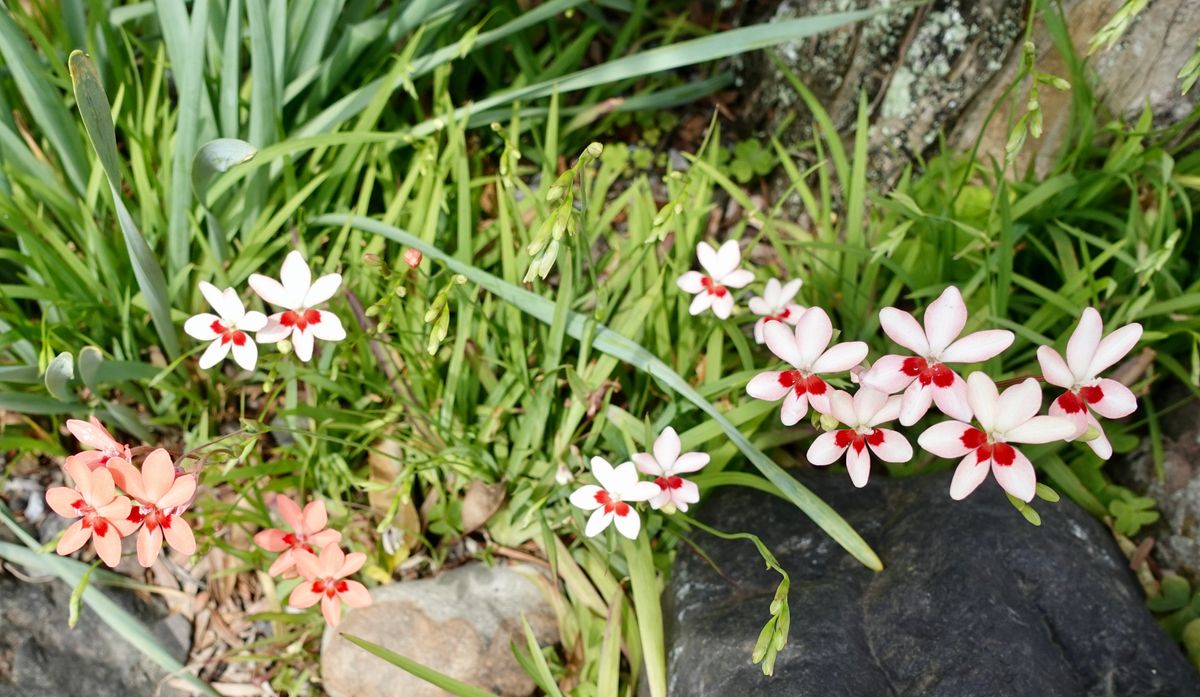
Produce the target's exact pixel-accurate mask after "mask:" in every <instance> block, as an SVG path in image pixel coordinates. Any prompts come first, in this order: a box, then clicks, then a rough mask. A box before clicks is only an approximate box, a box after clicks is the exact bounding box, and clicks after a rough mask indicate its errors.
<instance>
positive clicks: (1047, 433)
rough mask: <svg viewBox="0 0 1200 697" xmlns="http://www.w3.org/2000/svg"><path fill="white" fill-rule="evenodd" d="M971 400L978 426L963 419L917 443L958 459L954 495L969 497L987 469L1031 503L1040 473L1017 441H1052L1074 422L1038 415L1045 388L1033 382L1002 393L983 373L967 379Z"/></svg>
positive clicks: (952, 486) (939, 426) (952, 487)
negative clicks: (1014, 445) (1020, 448)
mask: <svg viewBox="0 0 1200 697" xmlns="http://www.w3.org/2000/svg"><path fill="white" fill-rule="evenodd" d="M967 401H968V403H969V405H970V408H971V410H972V412H973V413H974V414H975V421H977V422H978V423H979V427H978V428H976V427H975V426H972V425H971V424H969V423H964V422H962V421H943V422H942V423H940V424H935V425H933V426H930V427H929V428H927V429H925V432H924V433H922V434H921V436H920V437H919V438H917V443H918V444H919V445H920V446H921V447H922V448H924V449H925V450H928V451H929V452H931V453H933V454H934V455H937V456H938V457H951V458H954V457H959V458H962V460H961V461H960V462H959V463H958V469H956V470H955V471H954V479H953V480H952V481H951V482H950V497H951V498H953V499H955V500H956V501H957V500H961V499H964V498H966V497H967V496H968V495H969V494H970V493H971V492H972V491H975V489H976V488H977V487H978V486H979V485H980V484H982V483H983V480H984V479H987V474H988V470H989V469H990V470H991V472H992V474H994V475H995V477H996V481H997V482H999V483H1000V486H1001V487H1003V488H1004V490H1005V491H1007V492H1008V493H1009V494H1011V495H1012V496H1014V497H1016V498H1018V499H1021V500H1022V501H1025V502H1029V501H1032V500H1033V496H1034V493H1035V492H1036V490H1037V475H1035V474H1034V471H1033V463H1032V462H1030V461H1029V458H1027V457H1025V455H1024V454H1023V453H1022V452H1021V451H1020V450H1017V449H1016V448H1014V447H1013V446H1012V445H1011V444H1012V443H1051V442H1053V441H1056V440H1065V439H1067V438H1070V437H1071V436H1072V435H1073V434H1074V433H1075V424H1073V423H1071V421H1070V420H1069V419H1065V418H1062V417H1060V416H1038V411H1039V410H1040V409H1041V408H1042V388H1041V386H1040V385H1038V381H1037V380H1035V379H1033V378H1028V379H1026V380H1025V381H1024V382H1021V383H1018V384H1016V385H1013V386H1012V387H1009V388H1008V389H1006V390H1004V393H1003V394H1000V393H999V392H998V391H997V390H996V383H994V382H992V379H991V378H989V377H988V376H987V375H984V374H983V373H979V372H975V373H971V374H970V375H968V376H967Z"/></svg>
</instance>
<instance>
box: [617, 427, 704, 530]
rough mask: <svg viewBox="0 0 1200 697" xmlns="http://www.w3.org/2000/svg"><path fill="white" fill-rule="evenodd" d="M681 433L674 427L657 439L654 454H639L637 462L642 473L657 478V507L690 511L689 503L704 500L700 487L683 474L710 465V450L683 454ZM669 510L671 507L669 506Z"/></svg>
mask: <svg viewBox="0 0 1200 697" xmlns="http://www.w3.org/2000/svg"><path fill="white" fill-rule="evenodd" d="M682 449H683V444H682V443H680V442H679V434H677V433H675V429H673V428H671V427H670V426H668V427H667V429H666V430H665V431H663V432H662V433H660V434H659V436H658V438H657V439H655V441H654V452H653V453H636V454H635V455H634V456H633V462H634V464H635V465H637V468H638V471H640V472H641V473H642V474H645V475H649V476H651V477H654V485H655V486H657V487H658V489H659V491H658V494H657V495H656V496H655V497H654V498H652V499H650V507H651V508H653V509H654V510H658V509H660V508H663V507H664V506H667V505H668V504H669V505H672V506H674V507H675V508H677V509H679V510H681V511H684V512H686V511H687V509H688V505H689V504H693V503H697V502H699V501H700V487H698V486H696V483H695V482H689V481H688V480H686V479H683V478H682V477H680V476H679V475H681V474H687V473H688V472H696V471H697V470H700V469H702V468H703V467H704V466H705V465H707V464H708V460H709V457H708V453H694V452H693V453H683V454H680V452H679V451H680V450H682ZM668 510H669V509H668Z"/></svg>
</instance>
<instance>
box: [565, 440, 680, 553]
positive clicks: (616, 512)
mask: <svg viewBox="0 0 1200 697" xmlns="http://www.w3.org/2000/svg"><path fill="white" fill-rule="evenodd" d="M592 474H593V475H594V476H595V477H596V481H598V482H600V486H596V485H595V484H586V485H584V486H581V487H579V488H578V489H576V490H575V491H574V492H573V493H572V494H571V503H572V504H573V505H575V506H576V507H578V508H582V509H583V510H585V511H594V512H593V513H592V516H591V517H590V518H588V522H587V527H586V528H585V529H584V531H583V534H585V535H587V536H588V537H595V536H596V535H599V534H600V533H602V532H604V530H605V528H607V527H608V526H609V524H610V523H612V522H614V521H616V524H617V532H620V533H621V534H622V535H624V536H625V537H628V538H629V539H631V540H632V539H635V538H636V537H637V535H638V531H639V530H641V529H642V520H641V518H638V514H637V511H635V510H633V506H630V505H629V504H630V503H631V502H635V501H648V500H650V499H652V498H654V497H655V496H657V495H658V492H659V488H658V485H657V484H655V483H654V482H642V481H638V475H637V470H636V469H634V467H633V463H632V462H625V463H622V464H621V465H619V466H617V467H616V468H615V469H614V468H613V466H612V465H610V464H608V461H607V460H605V459H604V458H602V457H593V458H592Z"/></svg>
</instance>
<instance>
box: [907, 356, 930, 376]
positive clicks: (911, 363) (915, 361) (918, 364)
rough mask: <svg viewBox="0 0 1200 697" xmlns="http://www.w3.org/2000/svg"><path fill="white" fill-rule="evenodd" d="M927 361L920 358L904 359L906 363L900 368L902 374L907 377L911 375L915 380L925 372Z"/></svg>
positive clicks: (910, 357)
mask: <svg viewBox="0 0 1200 697" xmlns="http://www.w3.org/2000/svg"><path fill="white" fill-rule="evenodd" d="M926 365H927V364H926V363H925V359H924V358H921V357H920V356H909V357H908V358H905V359H904V363H903V364H902V365H901V366H900V370H901V372H903V373H904V374H905V375H911V376H913V377H914V378H915V377H917V376H918V375H920V374H921V373H922V372H924V371H925V367H926Z"/></svg>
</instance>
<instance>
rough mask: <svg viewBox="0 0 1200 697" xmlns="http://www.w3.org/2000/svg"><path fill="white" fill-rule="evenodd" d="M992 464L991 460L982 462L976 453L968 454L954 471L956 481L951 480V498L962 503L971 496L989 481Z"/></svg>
mask: <svg viewBox="0 0 1200 697" xmlns="http://www.w3.org/2000/svg"><path fill="white" fill-rule="evenodd" d="M991 463H992V461H991V460H990V459H988V460H984V461H983V462H980V461H979V458H978V457H976V456H975V453H968V454H967V456H966V457H964V458H963V459H962V460H960V461H959V463H958V467H957V468H955V470H954V479H951V480H950V498H952V499H954V500H955V501H962V500H963V499H965V498H967V497H968V496H970V495H971V492H972V491H975V490H976V489H978V488H979V485H980V484H982V483H983V480H985V479H987V475H988V470H989V469H991Z"/></svg>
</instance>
